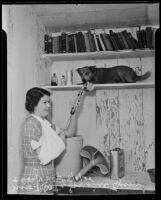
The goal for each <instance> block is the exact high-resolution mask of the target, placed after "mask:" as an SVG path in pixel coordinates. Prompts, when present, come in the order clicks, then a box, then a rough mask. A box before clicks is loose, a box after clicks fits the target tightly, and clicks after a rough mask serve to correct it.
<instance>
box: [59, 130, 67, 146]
mask: <svg viewBox="0 0 161 200" xmlns="http://www.w3.org/2000/svg"><path fill="white" fill-rule="evenodd" d="M58 135H59V137H60V138H61V139H62V140H63V142H64V143H65V137H66V131H65V130H64V129H61V131H60V132H59V133H58Z"/></svg>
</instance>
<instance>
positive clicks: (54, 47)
mask: <svg viewBox="0 0 161 200" xmlns="http://www.w3.org/2000/svg"><path fill="white" fill-rule="evenodd" d="M52 48H53V53H56V36H55V35H54V33H52Z"/></svg>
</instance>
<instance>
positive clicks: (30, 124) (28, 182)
mask: <svg viewBox="0 0 161 200" xmlns="http://www.w3.org/2000/svg"><path fill="white" fill-rule="evenodd" d="M41 136H42V127H41V124H40V122H39V121H38V120H37V119H36V118H34V117H33V116H29V117H27V118H26V120H25V122H24V124H23V129H22V153H23V163H24V167H23V172H22V175H21V179H20V184H19V190H18V192H19V193H29V194H34V193H36V194H37V193H38V194H39V193H40V194H41V193H46V192H52V191H53V188H54V182H55V168H54V163H53V161H51V162H50V163H48V164H47V165H41V164H40V161H39V159H38V153H37V152H36V150H33V149H32V147H31V140H36V141H37V142H38V141H39V139H40V137H41Z"/></svg>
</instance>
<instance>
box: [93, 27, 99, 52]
mask: <svg viewBox="0 0 161 200" xmlns="http://www.w3.org/2000/svg"><path fill="white" fill-rule="evenodd" d="M91 34H92V35H93V38H94V46H95V47H96V51H99V46H98V41H97V39H96V33H95V31H94V30H91Z"/></svg>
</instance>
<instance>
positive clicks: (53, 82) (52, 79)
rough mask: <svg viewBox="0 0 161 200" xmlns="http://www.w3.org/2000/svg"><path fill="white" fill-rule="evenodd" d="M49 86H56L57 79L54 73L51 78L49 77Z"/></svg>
mask: <svg viewBox="0 0 161 200" xmlns="http://www.w3.org/2000/svg"><path fill="white" fill-rule="evenodd" d="M51 85H52V86H56V85H58V78H57V76H56V73H53V75H52V77H51Z"/></svg>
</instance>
